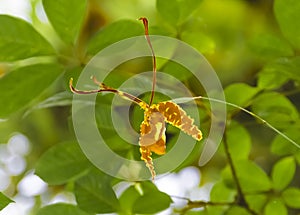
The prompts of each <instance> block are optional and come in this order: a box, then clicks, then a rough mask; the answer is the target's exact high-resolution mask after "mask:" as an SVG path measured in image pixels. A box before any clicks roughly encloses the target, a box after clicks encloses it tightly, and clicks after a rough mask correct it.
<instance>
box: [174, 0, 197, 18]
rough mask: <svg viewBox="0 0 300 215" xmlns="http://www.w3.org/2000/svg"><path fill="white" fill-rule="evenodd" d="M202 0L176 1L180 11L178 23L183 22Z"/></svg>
mask: <svg viewBox="0 0 300 215" xmlns="http://www.w3.org/2000/svg"><path fill="white" fill-rule="evenodd" d="M201 2H202V0H178V6H179V10H180V21H181V22H184V21H185V20H186V19H188V18H189V17H190V16H191V15H192V14H193V12H194V11H195V10H196V9H197V8H198V6H199V4H200V3H201Z"/></svg>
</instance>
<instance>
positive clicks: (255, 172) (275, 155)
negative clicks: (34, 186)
mask: <svg viewBox="0 0 300 215" xmlns="http://www.w3.org/2000/svg"><path fill="white" fill-rule="evenodd" d="M30 3H31V8H32V9H31V10H30V13H28V18H29V20H30V24H29V23H26V22H24V21H23V20H21V19H16V18H12V17H10V16H5V15H1V16H0V62H1V63H0V76H1V79H0V118H1V119H2V120H1V122H0V129H1V133H0V143H2V144H1V163H0V164H1V165H0V167H1V174H2V175H5V174H6V175H9V178H10V183H9V185H7V186H6V187H5V188H3V189H2V192H1V193H0V209H2V208H4V207H5V206H6V205H7V204H8V203H9V202H10V199H9V198H8V197H10V198H11V199H15V201H18V198H19V197H20V196H22V195H24V193H23V194H22V192H21V191H22V190H21V189H20V184H21V182H22V181H23V180H24V178H26V177H28V175H30V174H31V175H32V171H34V172H35V174H37V175H38V176H39V177H40V178H42V179H43V180H44V181H45V182H46V183H47V184H46V185H47V189H46V188H45V189H44V190H43V191H41V192H38V193H34V194H31V196H30V197H31V198H32V197H34V198H32V199H33V204H32V205H31V207H30V210H29V211H30V212H28V213H32V214H39V215H44V214H64V215H67V214H96V213H118V214H155V213H157V212H159V211H162V210H165V209H167V210H168V211H167V212H166V213H167V214H168V213H169V214H170V213H175V212H176V213H182V214H224V213H225V214H281V215H282V214H298V213H299V212H298V211H297V210H299V208H300V189H299V186H300V184H299V174H300V173H299V163H300V152H299V148H296V147H295V146H294V145H293V144H292V143H291V142H289V141H287V140H286V139H285V138H283V136H282V135H279V134H278V132H277V133H276V132H274V130H272V129H270V127H268V126H265V125H264V124H263V123H262V122H261V121H259V120H257V119H255V118H253V117H251V116H248V115H246V114H245V113H244V112H241V111H239V110H237V109H233V108H229V109H228V121H227V127H226V134H225V136H224V141H223V143H222V145H221V147H220V148H219V150H218V153H217V154H216V155H215V156H214V158H213V159H212V160H211V161H210V162H209V163H208V164H207V165H206V166H204V167H201V168H200V167H199V166H198V164H197V159H198V156H199V150H197V149H199V147H196V149H195V152H193V154H192V155H191V157H190V158H189V159H188V160H187V161H186V162H184V164H183V165H182V166H180V167H179V168H178V169H177V172H179V173H178V175H180V173H181V177H183V180H181V181H180V183H179V185H178V186H181V187H184V186H186V185H185V184H184V182H183V181H185V180H187V177H188V175H185V174H183V173H184V172H180V170H184V169H185V168H186V167H194V168H193V171H195V170H196V171H198V172H199V171H200V172H201V181H200V182H199V183H197V184H195V187H193V188H190V189H191V190H193V189H196V188H203V187H206V186H207V185H208V184H209V185H211V186H210V188H211V187H212V188H211V189H208V190H207V191H206V195H208V193H209V195H210V198H209V199H207V198H204V197H203V198H202V197H201V195H197V198H192V196H191V195H190V193H189V192H188V191H185V192H182V193H179V194H178V195H179V197H182V198H183V199H181V200H182V201H178V197H177V198H174V197H173V202H174V203H171V198H170V196H169V195H168V194H170V193H168V194H165V193H163V192H161V191H159V190H158V188H157V187H156V185H155V184H152V183H150V182H136V183H125V182H122V183H123V184H122V183H121V182H120V181H119V180H116V179H114V178H112V177H109V176H107V175H105V174H104V173H102V172H100V171H99V170H96V169H94V168H93V166H92V165H91V164H90V163H89V161H88V160H87V159H86V158H85V156H84V155H83V154H82V153H81V151H80V148H79V147H78V145H77V143H76V138H75V136H74V133H73V130H72V122H71V118H70V114H71V112H70V104H71V93H70V92H69V90H68V86H67V84H68V80H69V78H70V77H75V78H76V77H77V76H78V75H79V74H80V71H81V70H82V68H83V67H84V65H85V64H86V63H87V62H88V60H89V59H90V57H91V56H93V55H94V54H95V53H97V51H99V50H101V49H102V48H104V47H106V46H108V45H109V44H112V43H114V42H116V41H118V40H120V39H123V38H127V37H131V36H135V35H142V34H143V28H142V25H141V23H139V22H137V21H135V20H136V19H137V18H138V17H141V16H145V17H148V19H149V20H150V25H151V26H150V32H151V33H152V34H159V35H167V36H171V37H176V38H178V39H181V40H183V41H185V42H187V43H188V44H190V45H192V46H193V47H195V48H196V49H197V50H198V51H200V52H201V53H203V54H204V55H205V57H206V58H207V59H208V60H209V62H210V63H211V65H212V66H213V67H214V69H215V71H216V72H217V73H218V75H219V78H220V80H221V82H222V84H223V86H224V88H225V95H226V99H227V101H228V102H232V103H234V104H237V105H239V106H241V107H245V108H248V109H249V110H251V111H253V112H254V113H255V114H257V115H259V116H260V117H262V118H263V119H264V120H267V121H268V122H269V123H270V124H271V125H273V126H274V127H275V128H277V129H279V131H282V132H283V133H284V134H286V135H287V136H288V137H290V138H291V139H292V140H294V141H295V142H298V143H299V142H300V141H299V140H300V132H299V128H300V124H299V101H300V98H299V81H300V73H299V71H300V70H299V66H300V59H299V48H300V40H299V35H300V32H299V31H300V30H299V29H300V26H299V25H300V23H299V22H298V21H297V20H300V17H299V16H300V15H299V14H300V13H299V11H300V2H299V1H297V0H275V1H271V0H267V1H259V0H249V1H246V0H226V1H221V0H210V1H208V0H202V1H198V0H177V1H171V0H157V1H154V0H151V1H145V0H139V1H138V0H131V1H120V0H112V1H108V0H107V1H106V0H89V1H84V0H76V1H74V0H72V1H71V0H57V1H51V0H43V1H39V0H32V1H31V2H30ZM75 5H76V6H75ZM43 8H44V10H45V12H46V14H45V13H42V12H41V11H42V9H43ZM49 21H50V22H49ZM50 23H51V24H50ZM129 29H130V30H129ZM41 35H42V36H41ZM166 48H167V47H166ZM133 65H134V66H133ZM133 68H134V69H133ZM149 68H151V61H150V60H149V59H142V60H139V61H137V62H129V63H128V64H125V65H122V67H121V68H118V70H117V71H116V74H117V75H115V76H112V79H111V80H108V83H109V84H110V85H113V86H115V87H118V84H120V83H122V81H123V80H125V79H127V78H129V77H130V76H132V75H133V74H135V73H138V72H140V71H144V70H149ZM160 69H161V70H162V71H164V72H167V73H170V74H174V75H175V76H176V75H177V76H176V77H180V78H181V80H182V82H183V83H184V84H186V85H187V86H188V87H189V89H191V90H192V92H193V93H194V94H195V95H202V93H204V92H202V91H201V86H199V84H198V83H195V82H193V79H192V78H191V77H190V76H189V75H188V71H185V72H184V74H185V75H183V76H181V74H182V73H183V72H182V70H181V69H182V68H180V67H178V65H173V64H171V63H169V64H166V65H165V66H164V67H162V68H160ZM120 74H122V75H120ZM110 82H111V83H110ZM109 99H111V98H107V101H106V100H105V99H104V100H103V98H102V99H101V102H104V103H105V104H109ZM99 100H100V99H99ZM101 102H100V103H99V105H101V104H103V103H101ZM205 105H206V104H205V102H203V103H202V104H200V106H199V109H200V110H205V107H206V106H205ZM204 112H205V111H203V113H202V112H201V113H202V114H203V116H206V121H204V122H203V123H202V124H203V128H202V129H203V130H204V131H205V130H206V129H207V128H208V125H209V118H210V116H209V114H208V113H204ZM203 116H202V118H204V119H205V117H203ZM98 117H99V118H100V119H103V118H104V117H105V112H100V111H99V116H98ZM202 118H201V119H202ZM139 119H140V117H139V113H136V111H135V113H134V122H133V123H138V124H139ZM135 121H136V122H135ZM107 123H108V124H109V121H107ZM104 124H105V123H104ZM101 125H103V124H100V123H99V126H101ZM105 125H107V124H105ZM103 127H105V126H103ZM103 129H107V131H109V129H110V128H109V127H108V128H107V127H106V128H103ZM176 132H178V131H177V130H170V131H169V136H172V135H176ZM16 134H23V135H25V136H26V138H27V139H28V140H29V142H30V148H31V150H30V152H29V151H28V150H27V151H26V149H24V150H23V151H22V150H21V149H22V147H21V146H22V144H21V145H18V144H17V147H12V142H13V141H12V138H15V137H16ZM22 137H23V138H24V136H22ZM26 138H25V139H26ZM113 147H114V149H115V150H116V151H118V153H120V154H122V155H123V156H125V157H126V156H127V157H130V156H133V157H135V158H138V156H139V155H138V149H137V148H135V147H132V146H130V145H128V144H126V143H120V144H118V143H115V144H114V145H113ZM25 148H26V147H25ZM18 149H19V150H18ZM12 152H14V153H15V154H14V155H16V154H18V155H22V156H23V157H22V156H21V158H23V159H25V160H26V166H24V168H23V169H22V168H21V171H19V172H13V171H9V170H10V169H15V168H16V167H18V165H17V164H18V163H22V162H18V160H17V159H11V158H7V157H8V156H7V154H9V153H10V154H13V153H12ZM16 152H18V153H16ZM15 157H16V156H15ZM18 158H20V156H19V157H18ZM8 164H10V165H11V164H16V166H12V167H11V168H9V165H8ZM23 164H24V163H23ZM198 174H199V173H198ZM171 175H172V174H171ZM174 175H175V174H173V176H174ZM166 178H167V177H166ZM175 178H176V177H175ZM178 178H179V177H178ZM178 178H177V179H178ZM173 180H174V179H173ZM178 180H179V179H178ZM157 183H158V184H159V181H158V182H157ZM120 184H121V185H124V184H126V185H124V186H121V185H120ZM212 184H213V185H212ZM164 186H167V185H164ZM118 187H123V188H122V189H123V190H124V191H123V192H121V191H120V189H119V188H118ZM159 188H160V190H163V188H164V187H163V186H160V187H159ZM115 192H117V194H116V193H115ZM118 192H119V193H118ZM199 192H200V191H199ZM4 194H5V195H4ZM59 194H64V201H65V202H67V203H57V204H52V205H50V206H45V205H46V204H48V203H49V202H51V201H52V200H53V199H54V197H56V196H57V195H59ZM203 196H205V195H203ZM27 197H28V196H27ZM25 198H26V195H25ZM52 203H54V202H53V201H52ZM71 203H72V204H71ZM13 204H14V203H11V204H10V205H9V206H12V205H13ZM4 210H5V209H4ZM4 210H3V211H4Z"/></svg>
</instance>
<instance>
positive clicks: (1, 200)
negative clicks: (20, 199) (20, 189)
mask: <svg viewBox="0 0 300 215" xmlns="http://www.w3.org/2000/svg"><path fill="white" fill-rule="evenodd" d="M11 202H14V201H13V200H11V199H10V198H8V197H6V196H5V195H4V194H3V193H1V192H0V211H1V210H2V209H3V208H5V207H6V206H7V205H8V204H9V203H11Z"/></svg>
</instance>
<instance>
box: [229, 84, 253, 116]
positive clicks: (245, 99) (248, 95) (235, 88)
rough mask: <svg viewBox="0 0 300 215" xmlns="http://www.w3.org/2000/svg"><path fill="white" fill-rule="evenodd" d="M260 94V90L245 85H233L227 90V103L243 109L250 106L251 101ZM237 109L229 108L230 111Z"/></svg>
mask: <svg viewBox="0 0 300 215" xmlns="http://www.w3.org/2000/svg"><path fill="white" fill-rule="evenodd" d="M258 92H259V89H258V88H255V87H251V86H249V85H247V84H244V83H235V84H231V85H229V86H228V87H226V88H225V91H224V93H225V97H226V101H227V102H230V103H233V104H236V105H238V106H241V107H245V106H247V105H249V102H250V100H251V99H252V98H253V97H254V96H255V95H256V94H257V93H258ZM233 110H236V108H231V107H228V111H233Z"/></svg>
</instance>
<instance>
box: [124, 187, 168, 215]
mask: <svg viewBox="0 0 300 215" xmlns="http://www.w3.org/2000/svg"><path fill="white" fill-rule="evenodd" d="M129 195H131V196H130V197H129ZM120 201H121V202H122V204H123V206H124V204H128V205H129V206H130V205H131V206H132V207H130V208H131V210H132V211H131V212H133V213H134V214H153V213H157V212H159V211H162V210H164V209H167V208H168V207H169V206H170V204H171V203H172V199H171V198H170V197H169V196H168V195H167V194H165V193H163V192H160V191H159V190H158V189H157V188H156V186H155V185H154V184H153V183H151V182H149V181H145V182H141V183H139V184H136V185H135V186H132V187H130V188H128V191H127V190H126V191H124V193H123V194H122V196H121V197H120ZM128 205H127V206H128ZM127 206H125V209H126V210H127V211H128V210H130V208H129V207H127Z"/></svg>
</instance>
